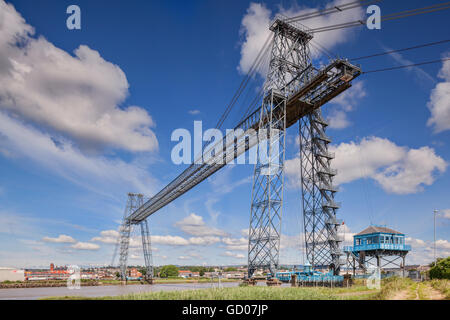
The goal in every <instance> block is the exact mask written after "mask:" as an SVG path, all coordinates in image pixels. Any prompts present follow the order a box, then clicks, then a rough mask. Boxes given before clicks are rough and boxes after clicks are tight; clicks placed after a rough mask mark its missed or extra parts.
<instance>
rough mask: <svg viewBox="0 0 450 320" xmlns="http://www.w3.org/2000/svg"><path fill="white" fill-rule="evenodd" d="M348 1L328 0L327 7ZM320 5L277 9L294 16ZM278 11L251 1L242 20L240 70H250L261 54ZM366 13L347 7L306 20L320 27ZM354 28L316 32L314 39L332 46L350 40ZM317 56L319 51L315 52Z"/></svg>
mask: <svg viewBox="0 0 450 320" xmlns="http://www.w3.org/2000/svg"><path fill="white" fill-rule="evenodd" d="M345 2H348V1H346V0H335V1H332V2H330V3H328V4H327V5H326V6H325V7H324V8H333V7H334V6H339V5H340V4H342V3H345ZM324 8H319V7H307V6H301V7H298V6H293V7H291V8H283V7H280V8H279V10H278V12H277V13H280V14H282V15H284V16H286V17H294V16H297V15H302V14H305V13H310V12H313V11H316V10H319V9H324ZM274 16H275V13H273V12H272V11H271V10H269V9H268V8H267V7H266V6H265V5H264V4H260V3H254V2H252V3H250V6H249V8H248V9H247V12H246V14H245V15H244V17H243V18H242V22H241V31H240V33H241V36H242V38H243V40H242V43H241V60H240V62H239V66H238V70H239V71H240V72H242V73H247V72H248V71H249V70H250V68H251V66H252V64H253V61H254V60H255V58H256V57H257V55H258V52H259V50H260V49H261V48H262V47H263V45H264V43H265V41H266V39H267V38H268V37H269V35H270V33H271V31H270V30H269V25H270V21H271V19H273V18H274ZM363 17H364V10H363V9H362V8H356V9H354V10H348V11H343V12H341V13H338V14H333V15H325V16H320V17H317V18H313V19H308V20H305V21H304V22H302V23H303V24H304V25H306V26H307V27H309V28H311V29H313V28H316V27H323V26H327V25H334V24H339V23H343V22H348V21H353V20H358V19H362V18H363ZM354 32H355V31H354V30H351V29H346V28H344V29H338V30H334V31H329V32H322V33H317V34H315V35H314V41H317V42H318V43H321V44H326V46H327V48H328V49H332V48H333V47H335V46H336V45H338V44H340V43H344V42H346V41H349V40H350V39H351V38H352V34H353V33H354ZM313 54H315V55H316V56H317V54H316V53H315V52H313ZM265 72H266V71H265V70H262V71H261V75H262V76H265Z"/></svg>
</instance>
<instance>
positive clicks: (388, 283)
mask: <svg viewBox="0 0 450 320" xmlns="http://www.w3.org/2000/svg"><path fill="white" fill-rule="evenodd" d="M413 285H414V282H413V281H412V280H411V279H409V278H398V277H391V278H387V279H383V280H382V282H381V291H380V292H379V293H378V294H377V295H376V296H375V298H376V299H379V300H388V299H390V298H392V296H394V295H395V294H396V293H397V292H399V291H402V290H408V289H409V288H411V287H412V286H413ZM409 293H410V294H411V292H409ZM414 296H415V294H414Z"/></svg>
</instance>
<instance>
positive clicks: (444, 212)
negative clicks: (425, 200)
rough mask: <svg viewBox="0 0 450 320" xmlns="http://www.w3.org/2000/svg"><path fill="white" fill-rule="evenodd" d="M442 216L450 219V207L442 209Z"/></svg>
mask: <svg viewBox="0 0 450 320" xmlns="http://www.w3.org/2000/svg"><path fill="white" fill-rule="evenodd" d="M441 217H442V218H444V219H450V209H444V210H442V212H441Z"/></svg>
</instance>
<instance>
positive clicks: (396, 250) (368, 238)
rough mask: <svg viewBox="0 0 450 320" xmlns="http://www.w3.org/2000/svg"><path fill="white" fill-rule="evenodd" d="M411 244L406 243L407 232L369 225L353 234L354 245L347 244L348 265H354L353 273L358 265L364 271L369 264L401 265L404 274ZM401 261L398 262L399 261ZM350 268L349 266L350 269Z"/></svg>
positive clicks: (381, 266)
mask: <svg viewBox="0 0 450 320" xmlns="http://www.w3.org/2000/svg"><path fill="white" fill-rule="evenodd" d="M409 251H411V246H410V245H407V244H406V243H405V234H403V233H401V232H398V231H395V230H393V229H390V228H387V227H384V226H375V225H372V226H369V227H368V228H366V229H364V230H363V231H361V232H360V233H358V234H356V235H354V236H353V246H345V247H344V252H345V253H346V254H347V267H349V265H350V266H351V267H353V275H355V269H356V267H357V265H358V266H359V268H362V269H363V270H364V271H365V270H366V268H367V267H368V265H374V266H376V267H380V268H383V267H386V266H388V265H395V266H398V267H400V269H401V270H402V274H403V276H404V273H405V270H404V267H405V257H406V255H407V254H408V252H409ZM399 260H401V261H400V263H398V261H399ZM348 269H349V268H347V270H348Z"/></svg>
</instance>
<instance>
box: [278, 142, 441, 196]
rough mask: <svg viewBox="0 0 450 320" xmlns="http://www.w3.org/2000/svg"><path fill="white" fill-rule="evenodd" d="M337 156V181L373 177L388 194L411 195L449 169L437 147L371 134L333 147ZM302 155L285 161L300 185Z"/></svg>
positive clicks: (290, 174)
mask: <svg viewBox="0 0 450 320" xmlns="http://www.w3.org/2000/svg"><path fill="white" fill-rule="evenodd" d="M330 151H331V152H334V153H335V156H336V158H335V159H334V160H333V161H332V167H333V168H335V169H337V170H338V174H337V176H336V178H335V183H336V184H343V183H348V182H351V181H354V180H358V179H363V178H370V179H373V180H375V181H377V182H378V183H379V184H380V186H381V187H382V188H383V189H384V190H385V191H386V192H389V193H395V194H409V193H417V192H420V191H422V190H423V187H424V186H429V185H431V184H433V182H434V180H435V178H436V174H437V173H443V172H444V171H445V170H446V167H447V163H446V162H445V161H444V159H442V158H441V157H439V156H438V155H436V153H435V151H434V149H432V148H430V147H421V148H419V149H408V148H406V147H400V146H398V145H396V144H395V143H393V142H391V141H389V140H388V139H383V138H379V137H368V138H364V139H362V140H361V142H359V143H356V142H349V143H344V142H343V143H341V144H339V145H337V146H333V145H332V146H330ZM299 161H300V160H299V158H298V157H297V158H294V159H290V160H287V161H286V174H287V175H288V177H290V179H293V181H294V182H293V183H292V182H291V184H293V185H294V186H296V187H299V183H300V182H299V181H300V178H299V176H300V168H299V167H300V165H299Z"/></svg>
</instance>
